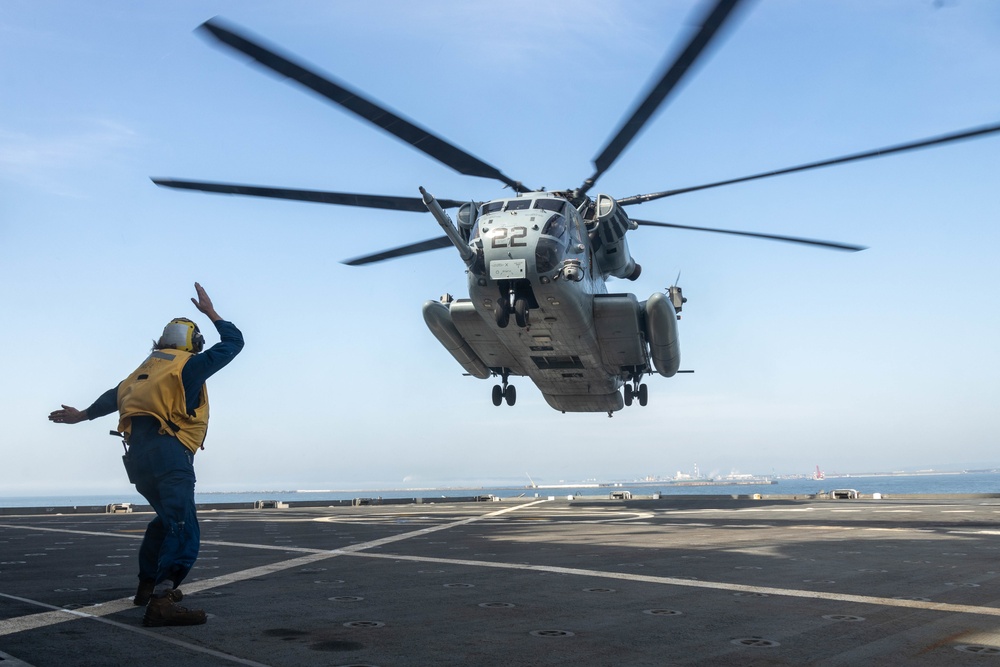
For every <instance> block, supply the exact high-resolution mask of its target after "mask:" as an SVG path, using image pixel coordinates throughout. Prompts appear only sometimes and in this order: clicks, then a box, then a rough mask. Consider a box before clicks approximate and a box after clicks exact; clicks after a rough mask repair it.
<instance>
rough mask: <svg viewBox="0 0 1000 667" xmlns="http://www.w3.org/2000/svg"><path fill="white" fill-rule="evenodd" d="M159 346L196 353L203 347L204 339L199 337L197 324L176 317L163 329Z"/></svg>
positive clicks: (199, 332)
mask: <svg viewBox="0 0 1000 667" xmlns="http://www.w3.org/2000/svg"><path fill="white" fill-rule="evenodd" d="M160 345H162V346H164V347H172V348H174V349H176V350H184V351H185V352H194V353H198V352H201V350H202V348H204V347H205V337H204V336H202V335H201V331H200V330H199V329H198V325H197V324H195V323H194V322H192V321H191V320H189V319H187V318H185V317H178V318H175V319H172V320H170V322H169V323H168V324H167V326H165V327H163V336H161V337H160Z"/></svg>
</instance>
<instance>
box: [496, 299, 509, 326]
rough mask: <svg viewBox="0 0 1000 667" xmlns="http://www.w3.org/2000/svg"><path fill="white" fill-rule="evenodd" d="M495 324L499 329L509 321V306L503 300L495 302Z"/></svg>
mask: <svg viewBox="0 0 1000 667" xmlns="http://www.w3.org/2000/svg"><path fill="white" fill-rule="evenodd" d="M495 314H496V318H497V326H498V327H500V328H501V329H505V328H506V327H507V323H508V322H510V306H508V305H507V304H506V303H504V302H503V301H501V302H499V303H497V310H496V313H495Z"/></svg>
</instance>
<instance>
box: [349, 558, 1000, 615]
mask: <svg viewBox="0 0 1000 667" xmlns="http://www.w3.org/2000/svg"><path fill="white" fill-rule="evenodd" d="M344 555H350V556H359V557H363V558H382V559H388V560H405V561H413V562H418V563H434V564H437V565H462V566H468V567H490V568H499V569H506V570H527V571H532V572H550V573H553V574H571V575H575V576H581V577H596V578H602V579H618V580H624V581H639V582H643V583H647V584H662V585H666V586H685V587H688V588H707V589H712V590H721V591H732V592H739V593H763V594H765V595H779V596H785V597H797V598H814V599H819V600H832V601H834V602H856V603H860V604H871V605H879V606H884V607H903V608H906V609H923V610H927V611H947V612H952V613H959V614H978V615H983V616H1000V608H998V607H977V606H974V605H964V604H949V603H944V602H923V601H920V600H900V599H896V598H883V597H874V596H868V595H851V594H847V593H826V592H823V591H808V590H800V589H795V588H774V587H770V586H747V585H745V584H732V583H727V582H721V581H700V580H693V579H679V578H675V577H655V576H648V575H642V574H628V573H625V572H604V571H602V570H584V569H581V568H576V567H556V566H550V565H529V564H525V563H491V562H487V561H478V560H461V559H456V558H433V557H425V556H403V555H400V554H370V553H356V552H354V553H350V554H348V553H345V554H344Z"/></svg>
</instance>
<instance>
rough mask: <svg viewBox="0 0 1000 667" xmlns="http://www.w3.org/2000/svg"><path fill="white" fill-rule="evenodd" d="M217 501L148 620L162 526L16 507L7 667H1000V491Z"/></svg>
mask: <svg viewBox="0 0 1000 667" xmlns="http://www.w3.org/2000/svg"><path fill="white" fill-rule="evenodd" d="M275 505H279V504H277V503H274V504H270V505H266V506H265V507H264V508H261V509H230V508H221V509H220V508H213V507H211V506H201V507H200V510H199V519H200V525H201V530H202V550H201V555H200V557H199V559H198V562H197V564H196V565H195V568H194V569H193V570H192V572H191V575H190V577H189V578H188V580H187V581H185V582H184V584H183V585H182V586H181V589H182V590H183V592H184V595H185V597H184V600H183V602H182V603H181V604H182V605H184V606H189V607H192V608H201V609H204V610H205V611H206V612H207V613H208V623H207V624H205V625H201V626H193V627H166V628H144V627H143V626H142V615H143V610H142V609H141V608H139V607H135V606H133V605H132V596H133V594H134V592H135V585H136V582H137V580H136V552H137V550H138V546H139V540H140V539H141V537H142V535H143V531H144V528H145V524H146V523H147V522H148V521H149V520H150V519H151V518H152V516H154V515H152V514H150V513H146V512H142V511H134V512H128V513H126V512H120V513H80V512H78V511H77V512H70V511H59V509H58V508H50V509H49V510H48V511H42V512H36V513H29V512H27V511H25V512H24V513H21V514H16V513H13V514H12V513H11V512H16V510H9V509H8V510H4V512H5V513H4V514H3V515H0V665H3V666H4V667H11V666H24V665H30V666H33V667H50V666H58V667H67V666H70V665H72V666H84V665H111V664H143V665H151V666H156V665H170V666H172V667H173V666H176V665H185V666H202V665H204V666H207V665H212V666H216V665H257V666H259V665H268V666H276V667H277V666H294V665H310V666H312V665H375V666H381V667H390V666H394V665H423V666H426V665H476V666H488V665H504V666H511V665H532V666H537V665H702V664H705V665H708V664H711V665H865V664H878V665H883V666H885V665H941V664H948V665H991V664H996V665H1000V592H998V590H997V589H998V583H1000V581H998V572H1000V561H998V557H1000V525H998V522H1000V496H937V497H929V496H923V497H906V498H883V499H880V500H872V499H849V498H845V499H837V500H833V499H790V498H782V497H768V496H765V497H763V498H760V499H753V498H745V497H730V496H664V497H662V498H659V499H653V498H635V497H633V498H631V499H626V500H613V499H610V498H599V497H577V498H575V499H573V500H569V499H567V498H566V497H557V498H554V499H552V498H550V497H546V498H529V499H526V498H522V499H517V500H504V501H498V502H455V501H451V500H435V501H431V500H422V501H420V502H412V503H409V504H378V503H377V502H376V503H369V504H362V505H357V506H355V505H333V504H331V506H308V507H298V506H292V507H288V508H284V507H281V506H275Z"/></svg>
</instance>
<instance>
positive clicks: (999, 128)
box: [618, 123, 1000, 206]
mask: <svg viewBox="0 0 1000 667" xmlns="http://www.w3.org/2000/svg"><path fill="white" fill-rule="evenodd" d="M994 132H1000V123H997V124H995V125H984V126H982V127H974V128H970V129H968V130H961V131H959V132H953V133H951V134H942V135H940V136H937V137H930V138H928V139H920V140H917V141H911V142H909V143H905V144H898V145H896V146H887V147H885V148H876V149H875V150H871V151H865V152H863V153H854V154H852V155H845V156H843V157H837V158H832V159H830V160H821V161H819V162H810V163H808V164H801V165H799V166H797V167H788V168H787V169H776V170H774V171H766V172H764V173H761V174H754V175H753V176H743V177H742V178H731V179H729V180H726V181H717V182H715V183H706V184H705V185H696V186H693V187H690V188H679V189H677V190H665V191H663V192H654V193H652V194H648V195H634V196H632V197H625V198H623V199H619V200H618V203H619V204H620V205H622V206H629V205H631V204H642V203H645V202H648V201H653V200H654V199H661V198H663V197H671V196H673V195H679V194H684V193H685V192H695V191H697V190H707V189H708V188H717V187H719V186H722V185H732V184H733V183H743V182H744V181H753V180H756V179H758V178H768V177H770V176H780V175H782V174H791V173H794V172H796V171H806V170H808V169H818V168H819V167H829V166H831V165H835V164H844V163H846V162H854V161H856V160H865V159H867V158H873V157H882V156H884V155H892V154H893V153H903V152H906V151H913V150H918V149H920V148H927V147H929V146H938V145H941V144H947V143H951V142H953V141H962V140H965V139H975V138H977V137H983V136H985V135H988V134H992V133H994Z"/></svg>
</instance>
